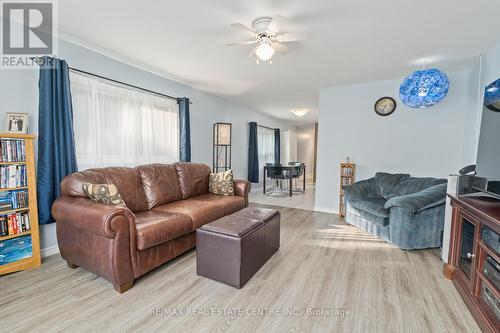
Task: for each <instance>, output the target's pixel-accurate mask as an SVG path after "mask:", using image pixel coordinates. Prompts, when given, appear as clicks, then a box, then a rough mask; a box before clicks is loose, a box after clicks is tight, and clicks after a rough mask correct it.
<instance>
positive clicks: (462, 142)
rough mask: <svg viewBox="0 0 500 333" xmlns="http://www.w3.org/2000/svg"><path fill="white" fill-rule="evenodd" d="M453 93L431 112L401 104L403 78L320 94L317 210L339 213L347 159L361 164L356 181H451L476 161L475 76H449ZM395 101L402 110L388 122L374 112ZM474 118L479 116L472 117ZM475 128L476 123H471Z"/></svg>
mask: <svg viewBox="0 0 500 333" xmlns="http://www.w3.org/2000/svg"><path fill="white" fill-rule="evenodd" d="M447 74H448V76H449V79H450V91H449V93H448V96H447V97H446V99H445V100H443V101H442V102H441V103H439V104H437V105H435V106H433V107H431V108H428V109H411V108H408V107H406V106H404V105H403V104H402V103H401V102H399V98H398V96H399V93H398V89H399V85H400V83H401V82H402V78H401V79H397V80H389V81H378V82H370V83H363V84H357V85H351V86H344V87H331V88H327V89H323V90H321V91H320V97H319V120H318V123H319V130H318V168H317V172H318V174H317V184H316V208H317V209H318V210H323V211H330V212H338V204H339V198H338V191H339V179H338V178H339V177H338V169H339V163H340V162H342V161H344V160H345V158H346V157H347V156H349V157H351V160H352V161H353V162H354V163H356V180H362V179H367V178H370V177H373V176H374V175H375V173H376V172H377V171H386V172H404V173H410V174H412V175H414V176H432V177H446V176H447V175H449V174H450V173H455V172H457V171H458V169H460V168H461V167H463V166H464V165H466V164H470V163H473V162H474V158H475V157H474V151H473V149H471V148H470V144H469V141H470V140H475V137H476V133H475V131H473V130H467V131H466V128H468V124H467V123H468V122H469V121H470V119H473V118H474V117H475V113H477V108H470V102H469V103H468V102H467V99H468V98H469V97H468V96H470V95H471V94H472V93H471V89H477V85H476V88H474V87H471V86H470V85H469V82H471V81H473V78H471V73H470V71H460V72H452V73H447ZM382 96H392V97H394V98H395V99H396V101H397V102H398V106H397V109H396V111H395V112H394V113H393V114H392V115H390V116H387V117H381V116H378V115H377V114H376V113H375V112H374V111H373V104H374V102H375V101H376V100H377V99H378V98H380V97H382ZM470 113H474V114H472V115H471V114H470ZM470 125H471V126H474V124H470Z"/></svg>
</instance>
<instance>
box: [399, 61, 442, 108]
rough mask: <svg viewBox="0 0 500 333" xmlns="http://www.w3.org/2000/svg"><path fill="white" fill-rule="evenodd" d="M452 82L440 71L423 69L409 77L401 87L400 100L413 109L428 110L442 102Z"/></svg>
mask: <svg viewBox="0 0 500 333" xmlns="http://www.w3.org/2000/svg"><path fill="white" fill-rule="evenodd" d="M449 86H450V80H448V77H447V76H446V74H444V73H443V72H441V71H440V70H439V69H435V68H434V69H423V70H418V71H415V72H413V73H411V74H410V75H408V76H407V77H406V78H405V79H404V80H403V83H401V86H400V87H399V98H400V99H401V101H402V102H403V104H404V105H406V106H409V107H411V108H427V107H429V106H432V105H434V104H436V103H438V102H440V101H442V100H443V99H444V98H445V97H446V94H448V88H449Z"/></svg>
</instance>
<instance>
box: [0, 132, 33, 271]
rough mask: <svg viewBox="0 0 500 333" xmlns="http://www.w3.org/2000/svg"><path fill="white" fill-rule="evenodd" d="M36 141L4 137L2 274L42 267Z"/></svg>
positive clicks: (0, 145)
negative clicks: (37, 195)
mask: <svg viewBox="0 0 500 333" xmlns="http://www.w3.org/2000/svg"><path fill="white" fill-rule="evenodd" d="M33 139H34V135H30V134H10V133H8V134H0V275H3V274H7V273H12V272H16V271H21V270H26V269H30V268H34V267H38V266H40V264H41V259H40V236H39V227H38V208H37V199H36V181H35V160H34V159H35V157H34V147H33Z"/></svg>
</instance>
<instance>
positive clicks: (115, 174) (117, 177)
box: [61, 167, 148, 213]
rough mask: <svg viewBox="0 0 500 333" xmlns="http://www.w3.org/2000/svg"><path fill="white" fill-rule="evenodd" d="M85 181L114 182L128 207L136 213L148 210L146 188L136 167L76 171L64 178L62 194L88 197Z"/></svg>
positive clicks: (93, 182)
mask: <svg viewBox="0 0 500 333" xmlns="http://www.w3.org/2000/svg"><path fill="white" fill-rule="evenodd" d="M83 183H92V184H114V185H115V186H116V188H117V189H118V193H120V195H121V197H122V199H123V201H125V205H127V208H128V209H130V210H131V211H132V212H134V213H135V212H142V211H145V210H148V204H147V202H146V196H145V195H144V189H143V187H142V184H141V181H140V179H139V176H138V174H137V173H136V171H135V169H132V168H122V167H110V168H99V169H89V170H85V171H80V172H74V173H72V174H70V175H68V176H66V177H64V179H63V180H62V182H61V193H62V195H63V196H69V197H81V198H88V196H87V194H86V193H85V191H84V190H83Z"/></svg>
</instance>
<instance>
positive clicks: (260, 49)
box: [255, 37, 274, 61]
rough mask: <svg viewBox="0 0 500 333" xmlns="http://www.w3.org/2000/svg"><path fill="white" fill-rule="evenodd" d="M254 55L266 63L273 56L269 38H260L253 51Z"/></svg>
mask: <svg viewBox="0 0 500 333" xmlns="http://www.w3.org/2000/svg"><path fill="white" fill-rule="evenodd" d="M255 54H256V55H257V57H259V59H260V60H262V61H268V60H269V59H271V58H272V57H273V55H274V49H273V47H272V46H271V41H270V40H269V38H266V37H264V38H261V40H260V45H259V46H257V48H256V49H255Z"/></svg>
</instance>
